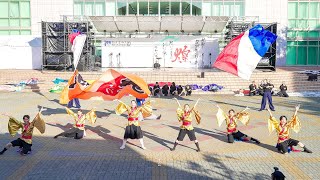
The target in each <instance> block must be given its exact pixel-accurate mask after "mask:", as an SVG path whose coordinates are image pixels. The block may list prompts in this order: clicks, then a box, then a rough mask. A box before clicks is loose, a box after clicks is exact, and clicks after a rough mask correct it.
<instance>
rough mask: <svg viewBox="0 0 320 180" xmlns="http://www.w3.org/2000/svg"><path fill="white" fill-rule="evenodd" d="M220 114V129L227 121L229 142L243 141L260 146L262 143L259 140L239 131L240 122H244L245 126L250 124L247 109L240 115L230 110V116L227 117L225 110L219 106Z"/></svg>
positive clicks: (218, 115) (218, 114) (218, 113)
mask: <svg viewBox="0 0 320 180" xmlns="http://www.w3.org/2000/svg"><path fill="white" fill-rule="evenodd" d="M217 107H218V112H217V120H218V125H219V127H220V126H221V125H222V123H223V122H224V121H225V122H226V125H227V137H228V142H229V143H233V142H234V139H236V140H241V141H254V142H256V143H257V144H260V141H259V140H258V139H255V138H252V137H250V136H248V135H246V134H244V133H242V132H241V131H239V130H237V126H238V121H240V122H242V123H243V124H244V125H248V124H249V120H250V116H249V113H248V112H247V109H249V108H245V109H244V110H243V111H241V112H239V113H235V111H234V110H233V109H230V110H229V112H228V115H226V114H225V113H224V112H223V110H222V109H221V108H220V106H219V105H217Z"/></svg>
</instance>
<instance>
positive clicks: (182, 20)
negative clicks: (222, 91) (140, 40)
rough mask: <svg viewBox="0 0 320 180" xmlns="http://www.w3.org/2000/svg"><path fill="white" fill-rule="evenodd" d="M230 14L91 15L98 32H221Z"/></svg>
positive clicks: (90, 17) (90, 18)
mask: <svg viewBox="0 0 320 180" xmlns="http://www.w3.org/2000/svg"><path fill="white" fill-rule="evenodd" d="M230 19H232V17H228V16H89V20H90V21H91V22H92V24H93V25H94V27H95V29H96V30H97V31H98V32H129V33H133V32H186V33H191V32H204V33H217V32H221V31H222V30H223V29H224V28H225V26H226V24H227V22H228V21H229V20H230Z"/></svg>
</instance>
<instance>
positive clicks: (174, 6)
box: [171, 1, 180, 15]
mask: <svg viewBox="0 0 320 180" xmlns="http://www.w3.org/2000/svg"><path fill="white" fill-rule="evenodd" d="M171 15H180V2H179V1H171Z"/></svg>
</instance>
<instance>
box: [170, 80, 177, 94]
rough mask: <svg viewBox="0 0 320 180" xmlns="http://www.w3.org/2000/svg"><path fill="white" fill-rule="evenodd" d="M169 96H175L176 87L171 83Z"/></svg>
mask: <svg viewBox="0 0 320 180" xmlns="http://www.w3.org/2000/svg"><path fill="white" fill-rule="evenodd" d="M170 94H171V95H172V96H174V95H176V94H177V87H176V83H175V82H172V84H171V86H170Z"/></svg>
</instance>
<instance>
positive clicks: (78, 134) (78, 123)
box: [54, 108, 97, 139]
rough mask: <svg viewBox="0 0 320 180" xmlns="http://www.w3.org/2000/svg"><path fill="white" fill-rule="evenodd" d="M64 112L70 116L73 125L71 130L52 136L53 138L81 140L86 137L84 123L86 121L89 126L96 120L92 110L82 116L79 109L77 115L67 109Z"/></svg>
mask: <svg viewBox="0 0 320 180" xmlns="http://www.w3.org/2000/svg"><path fill="white" fill-rule="evenodd" d="M66 111H67V113H68V114H69V115H70V116H72V117H73V119H74V121H75V124H74V126H73V127H72V128H71V129H69V130H67V131H65V132H62V133H60V134H58V135H56V136H54V138H57V137H59V136H63V137H70V138H74V139H82V138H83V137H85V136H86V130H85V128H84V124H85V121H86V120H88V121H89V122H90V123H91V124H94V123H95V122H96V120H97V115H96V113H95V110H94V109H92V110H91V111H89V112H88V113H87V114H83V113H82V110H81V109H78V112H77V114H76V113H74V112H73V111H72V110H71V109H69V108H66Z"/></svg>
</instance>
